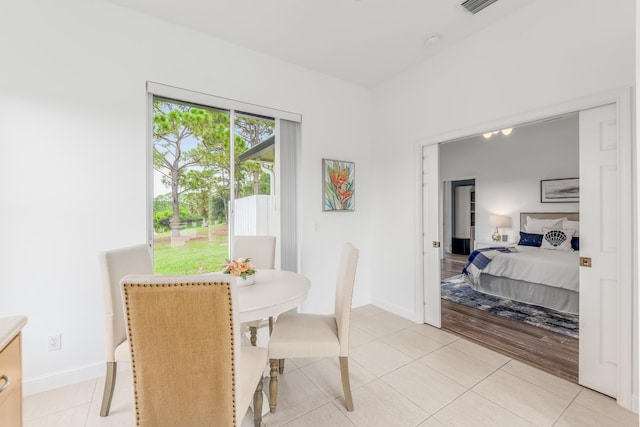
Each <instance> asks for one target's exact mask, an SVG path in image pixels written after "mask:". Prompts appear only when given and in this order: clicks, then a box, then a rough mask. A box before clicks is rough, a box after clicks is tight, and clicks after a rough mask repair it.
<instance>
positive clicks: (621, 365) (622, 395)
mask: <svg viewBox="0 0 640 427" xmlns="http://www.w3.org/2000/svg"><path fill="white" fill-rule="evenodd" d="M607 104H616V108H617V120H618V124H619V131H620V135H619V136H620V138H619V141H620V145H619V148H618V149H619V153H620V154H619V156H620V157H619V167H618V178H619V182H618V184H619V188H620V191H621V194H628V195H629V196H630V197H620V198H619V201H620V202H619V203H620V205H619V206H618V208H619V209H618V210H619V215H620V216H619V221H620V229H619V240H618V241H619V244H620V247H619V254H620V258H619V259H620V263H619V265H618V277H619V279H620V283H622V284H625V283H626V284H628V285H629V286H627V287H625V288H622V287H621V288H620V289H621V291H620V295H619V301H618V313H619V314H618V325H619V332H620V335H619V337H620V339H619V342H618V358H619V359H618V393H617V401H618V404H619V405H620V406H622V407H624V408H627V409H632V407H634V403H633V402H632V399H633V380H632V374H633V372H632V371H633V345H634V336H633V326H632V319H633V309H634V307H633V298H632V294H633V289H634V287H635V288H637V286H635V285H636V284H635V282H634V276H633V270H632V269H633V263H632V256H633V254H635V253H636V252H635V251H634V248H635V247H636V246H637V244H638V241H637V236H636V235H635V234H632V233H635V232H637V230H636V229H635V227H633V224H632V223H631V221H632V220H633V218H636V214H637V213H636V212H635V204H634V203H635V202H636V196H635V193H632V190H633V189H634V187H633V184H632V182H631V179H632V170H633V167H634V166H635V167H637V165H634V164H633V163H634V162H633V160H632V145H631V122H630V117H631V89H630V88H629V87H624V88H620V89H616V90H612V91H609V92H605V93H601V94H595V95H590V96H586V97H583V98H580V99H576V100H572V101H567V102H564V103H561V104H556V105H553V106H550V107H547V108H542V109H538V110H535V111H530V112H525V113H522V114H517V115H514V116H511V117H505V118H501V119H496V120H493V121H490V122H485V123H480V124H476V125H473V126H469V127H466V128H462V129H457V130H454V131H451V132H446V133H443V134H439V135H433V136H428V137H424V138H420V139H418V140H417V141H416V146H418V147H422V146H426V145H433V144H439V143H442V142H448V141H452V140H456V139H460V138H466V137H469V136H473V135H480V134H482V133H484V132H487V131H489V130H493V129H504V128H508V127H515V126H520V125H524V124H529V123H533V122H537V121H540V120H544V119H547V118H550V117H555V116H559V115H563V114H568V113H574V112H577V111H580V110H586V109H589V108H594V107H599V106H602V105H607ZM417 168H418V171H417V173H416V176H420V175H421V172H422V171H421V168H422V164H421V163H420V164H417ZM417 181H418V180H417ZM636 190H637V189H636ZM418 200H420V202H421V203H420V205H419V206H417V207H416V211H417V213H416V218H417V219H418V221H419V218H420V216H419V215H420V213H421V211H422V198H421V197H420V198H418ZM416 228H417V229H418V230H420V231H422V228H423V227H422V225H421V223H420V222H418V223H417V227H416ZM417 234H418V238H416V248H415V251H416V254H418V255H417V257H416V259H418V257H421V256H422V255H421V251H422V245H423V242H422V239H423V233H422V232H421V233H417ZM417 271H418V269H417ZM419 272H420V274H421V275H420V277H418V278H417V280H416V292H415V294H416V299H417V300H418V301H422V300H423V298H424V284H423V280H424V272H423V271H422V269H421V268H420V269H419ZM418 307H419V304H418V303H416V311H417V312H416V314H417V316H419V314H420V312H422V317H421V318H422V319H423V320H424V312H423V310H422V308H420V309H419V310H420V311H418ZM637 309H638V307H637V306H636V310H637Z"/></svg>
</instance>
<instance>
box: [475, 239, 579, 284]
mask: <svg viewBox="0 0 640 427" xmlns="http://www.w3.org/2000/svg"><path fill="white" fill-rule="evenodd" d="M516 248H517V250H518V252H513V253H505V254H500V255H498V256H496V257H495V258H493V260H492V261H491V262H490V263H489V265H487V267H486V268H485V269H484V270H483V271H482V272H483V273H486V274H491V275H493V276H502V277H507V278H510V279H515V280H523V281H527V282H533V283H542V284H545V285H547V286H553V287H559V288H563V289H567V290H570V291H575V292H578V291H579V289H580V286H579V266H578V259H579V252H567V251H553V250H548V249H541V248H537V247H532V246H516Z"/></svg>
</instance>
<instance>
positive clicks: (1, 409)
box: [0, 333, 22, 427]
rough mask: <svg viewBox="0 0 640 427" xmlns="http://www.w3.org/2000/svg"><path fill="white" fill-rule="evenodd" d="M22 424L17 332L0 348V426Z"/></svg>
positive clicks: (9, 426)
mask: <svg viewBox="0 0 640 427" xmlns="http://www.w3.org/2000/svg"><path fill="white" fill-rule="evenodd" d="M20 426H22V343H21V334H20V333H18V334H17V335H16V336H15V337H14V338H13V339H12V340H11V341H10V342H9V344H7V345H6V346H5V347H4V348H3V349H1V350H0V427H20Z"/></svg>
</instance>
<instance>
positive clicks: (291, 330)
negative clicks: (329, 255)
mask: <svg viewBox="0 0 640 427" xmlns="http://www.w3.org/2000/svg"><path fill="white" fill-rule="evenodd" d="M358 256H359V251H358V249H356V248H355V247H354V246H353V245H352V244H351V243H346V244H345V245H344V247H343V249H342V254H341V256H340V265H339V267H338V279H337V283H336V293H335V310H334V313H333V314H331V315H321V314H308V313H290V312H289V313H284V314H282V315H280V316H278V321H277V322H276V324H275V325H274V327H273V332H272V333H271V337H270V338H269V360H270V365H271V369H270V377H271V379H270V382H269V394H270V396H269V407H270V410H271V412H275V410H276V405H277V396H278V370H279V360H280V359H288V358H308V357H335V356H337V357H338V358H339V360H340V375H341V378H342V390H343V392H344V399H345V407H346V408H347V410H348V411H353V398H352V397H351V384H350V381H349V323H350V319H351V301H352V297H353V285H354V281H355V275H356V268H357V265H358Z"/></svg>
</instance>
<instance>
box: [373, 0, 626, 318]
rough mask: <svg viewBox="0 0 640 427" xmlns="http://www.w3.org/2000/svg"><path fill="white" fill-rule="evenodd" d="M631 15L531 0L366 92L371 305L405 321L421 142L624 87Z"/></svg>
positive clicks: (410, 307)
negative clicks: (370, 134) (370, 102)
mask: <svg viewBox="0 0 640 427" xmlns="http://www.w3.org/2000/svg"><path fill="white" fill-rule="evenodd" d="M634 19H635V14H634V2H632V1H629V0H613V1H610V2H606V4H605V3H602V2H598V1H597V0H588V1H578V0H567V1H562V2H556V1H553V0H537V1H536V2H533V3H532V4H531V5H530V6H528V7H525V8H523V9H521V10H520V11H519V12H517V13H514V14H513V15H511V16H509V17H508V18H506V19H505V20H503V21H502V22H500V23H497V24H496V25H494V26H492V27H490V28H488V29H486V30H485V31H483V32H481V33H479V34H476V35H474V36H473V37H472V38H469V39H466V40H464V41H462V42H460V43H458V44H457V45H455V46H453V47H452V48H451V49H450V50H447V51H443V52H441V53H439V54H438V55H436V56H435V57H433V58H432V59H431V60H428V61H425V62H423V63H422V64H420V65H418V66H416V67H413V68H411V69H409V70H407V71H406V72H405V73H403V74H401V75H399V76H397V77H396V78H394V79H392V80H390V81H389V82H387V83H385V84H384V85H381V86H380V87H378V88H376V89H375V90H374V111H373V123H375V124H376V132H375V133H374V144H373V153H372V162H373V164H372V171H374V174H373V183H372V185H373V188H374V189H375V193H374V194H373V209H372V212H373V217H372V221H373V229H375V230H376V240H377V241H379V242H381V244H378V245H375V246H374V251H373V253H372V254H371V265H372V271H371V276H372V277H375V281H374V282H373V283H372V301H373V302H374V303H376V304H378V305H380V306H381V307H384V308H387V309H389V310H392V311H394V312H396V313H399V314H403V315H406V316H407V317H412V318H415V313H416V303H415V285H416V284H415V272H416V260H419V259H420V257H419V256H418V255H417V247H416V242H417V241H418V236H417V230H419V227H418V223H417V219H415V218H416V214H415V212H416V211H417V209H418V208H419V206H418V205H419V200H418V198H417V197H416V194H418V193H419V192H418V191H417V189H416V188H417V187H416V186H417V185H418V182H419V175H418V173H419V161H417V160H416V157H417V155H418V153H419V150H417V146H419V144H420V143H421V141H424V140H427V139H434V138H438V136H439V135H442V136H443V138H442V140H446V139H449V138H445V137H444V136H446V135H450V134H452V133H455V132H456V131H458V130H460V129H467V128H472V127H480V126H481V125H482V124H483V123H484V124H487V126H490V125H489V124H495V123H496V122H500V123H503V122H505V121H508V120H509V118H511V117H516V116H518V115H522V114H525V113H530V112H535V111H538V110H541V109H543V108H548V107H550V106H555V105H558V104H561V103H565V102H569V101H573V100H575V99H579V98H582V97H585V96H588V95H592V94H598V93H601V92H603V91H609V90H612V89H615V88H619V87H623V86H633V85H634V55H635V51H634V40H635V36H634V31H635V22H634ZM478 130H493V129H478ZM441 169H442V168H441ZM389 171H393V174H390V173H389ZM390 195H392V196H390ZM390 207H393V208H390ZM391 225H392V226H391ZM398 260H401V261H402V263H403V265H404V266H405V268H402V269H398V268H397V262H398Z"/></svg>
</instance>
